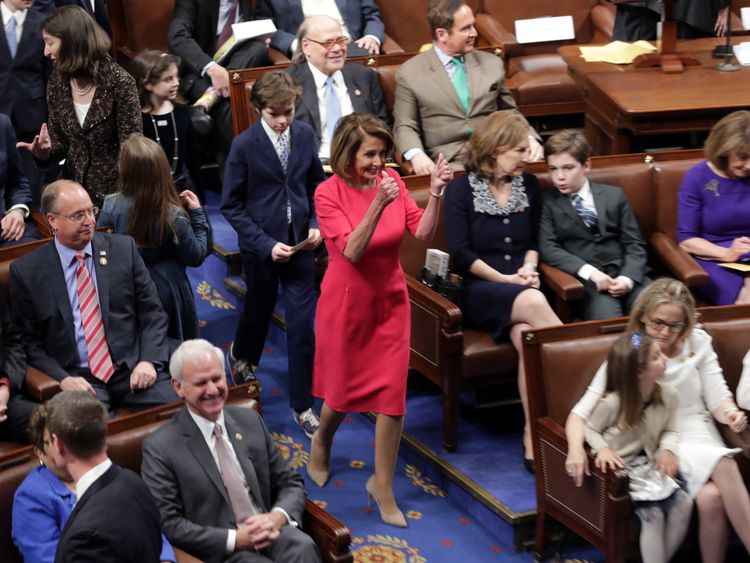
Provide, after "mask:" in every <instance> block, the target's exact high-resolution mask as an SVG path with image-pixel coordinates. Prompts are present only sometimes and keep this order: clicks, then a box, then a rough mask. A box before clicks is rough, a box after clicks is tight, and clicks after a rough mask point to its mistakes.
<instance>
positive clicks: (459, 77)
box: [451, 57, 471, 113]
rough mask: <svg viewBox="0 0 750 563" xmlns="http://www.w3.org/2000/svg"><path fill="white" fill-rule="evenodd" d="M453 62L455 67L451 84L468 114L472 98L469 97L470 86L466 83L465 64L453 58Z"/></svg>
mask: <svg viewBox="0 0 750 563" xmlns="http://www.w3.org/2000/svg"><path fill="white" fill-rule="evenodd" d="M451 61H452V62H453V65H454V67H453V68H454V70H453V76H451V82H452V83H453V88H454V89H455V90H456V94H457V95H458V101H459V102H461V106H463V108H464V111H465V112H467V113H468V111H469V100H470V99H471V96H470V95H469V84H468V82H467V81H466V72H464V63H463V62H462V61H461V59H459V58H458V57H453V58H452V59H451Z"/></svg>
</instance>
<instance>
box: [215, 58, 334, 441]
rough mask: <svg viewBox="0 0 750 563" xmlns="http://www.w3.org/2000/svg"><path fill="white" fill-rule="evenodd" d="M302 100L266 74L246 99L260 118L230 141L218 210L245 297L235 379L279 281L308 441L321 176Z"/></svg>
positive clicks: (299, 416) (249, 364)
mask: <svg viewBox="0 0 750 563" xmlns="http://www.w3.org/2000/svg"><path fill="white" fill-rule="evenodd" d="M300 95H301V89H300V87H299V86H298V85H297V84H296V83H295V82H294V79H293V78H292V77H291V76H290V75H288V74H286V73H284V72H281V71H273V72H267V73H265V74H263V76H261V78H260V79H259V80H258V82H256V84H255V86H254V87H253V91H252V102H253V105H254V106H255V108H256V110H257V111H258V112H259V113H260V115H261V119H259V120H258V121H257V122H256V123H255V124H254V125H253V126H252V127H250V128H249V129H248V130H247V131H245V132H244V133H242V134H241V135H239V136H238V137H235V139H234V141H233V142H232V148H231V150H230V151H229V158H228V160H227V165H226V169H225V173H224V188H223V193H222V200H221V211H222V213H223V214H224V216H225V217H226V218H227V220H228V221H229V223H230V224H231V225H232V226H233V227H234V229H235V230H236V231H237V234H238V235H239V243H240V255H241V257H242V266H243V270H244V272H245V283H246V284H247V293H246V296H245V309H244V311H243V312H242V316H241V317H240V322H239V325H238V327H237V333H236V335H235V338H234V343H233V344H232V348H231V349H230V352H229V360H230V364H231V365H232V376H233V377H234V378H235V380H238V379H239V380H247V379H252V378H254V372H255V368H256V366H257V365H258V362H259V361H260V356H261V353H262V352H263V344H264V342H265V340H266V334H267V332H268V323H269V321H270V320H271V315H272V314H273V310H274V305H275V304H276V297H277V290H278V284H279V282H281V283H282V285H283V286H284V297H285V301H286V311H287V316H286V321H287V332H286V334H287V349H288V351H289V401H290V404H291V407H292V408H293V409H294V419H295V420H296V421H297V423H298V424H299V425H300V426H301V427H302V429H303V430H304V431H305V434H306V435H307V436H308V437H312V435H313V434H314V433H315V431H316V430H317V428H318V418H317V416H316V415H315V413H314V412H313V410H312V406H313V397H312V394H311V386H312V362H313V354H314V332H313V330H314V327H313V320H314V313H315V285H314V276H313V266H314V264H313V253H312V251H313V250H314V249H315V248H316V247H317V246H318V245H319V244H320V242H321V237H320V232H319V231H318V223H317V220H316V218H315V209H314V207H313V193H314V192H315V188H317V187H318V184H319V183H320V182H322V181H323V180H324V179H325V175H324V173H323V167H322V166H321V164H320V160H319V159H318V154H317V149H316V139H315V133H314V132H313V129H312V127H310V126H309V125H307V124H306V123H302V122H301V121H295V120H294V108H295V104H296V102H297V100H298V99H299V97H300Z"/></svg>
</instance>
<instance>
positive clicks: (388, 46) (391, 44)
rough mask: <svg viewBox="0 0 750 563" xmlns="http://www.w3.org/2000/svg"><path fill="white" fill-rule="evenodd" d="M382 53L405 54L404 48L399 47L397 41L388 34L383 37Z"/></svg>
mask: <svg viewBox="0 0 750 563" xmlns="http://www.w3.org/2000/svg"><path fill="white" fill-rule="evenodd" d="M380 52H381V53H385V54H390V53H404V52H405V51H404V48H403V47H402V46H401V45H399V44H398V43H397V42H396V40H395V39H394V38H393V37H391V36H390V35H388V34H387V33H386V34H385V35H384V36H383V44H382V45H380Z"/></svg>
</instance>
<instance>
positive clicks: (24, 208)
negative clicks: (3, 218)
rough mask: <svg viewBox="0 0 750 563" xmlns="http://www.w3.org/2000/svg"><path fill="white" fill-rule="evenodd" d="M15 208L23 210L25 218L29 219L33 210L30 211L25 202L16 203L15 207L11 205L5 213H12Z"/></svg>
mask: <svg viewBox="0 0 750 563" xmlns="http://www.w3.org/2000/svg"><path fill="white" fill-rule="evenodd" d="M14 209H20V210H21V211H23V218H24V219H28V218H29V215H30V214H31V211H29V207H28V206H27V205H24V204H23V203H16V204H15V205H14V206H13V207H11V208H10V209H8V211H6V212H5V214H6V215H7V214H8V213H10V212H11V211H13V210H14Z"/></svg>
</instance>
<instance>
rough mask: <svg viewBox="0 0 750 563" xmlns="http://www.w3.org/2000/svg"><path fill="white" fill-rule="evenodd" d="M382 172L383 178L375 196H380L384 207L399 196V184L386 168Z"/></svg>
mask: <svg viewBox="0 0 750 563" xmlns="http://www.w3.org/2000/svg"><path fill="white" fill-rule="evenodd" d="M380 174H381V180H380V184H378V193H377V194H376V196H375V197H376V198H378V199H379V200H380V202H381V203H382V205H383V207H385V206H386V205H388V204H389V203H391V202H392V201H393V200H394V199H396V198H397V197H398V184H397V183H396V180H394V179H393V178H391V177H390V176H389V175H388V173H387V172H386V171H385V170H383V171H382V172H381V173H380Z"/></svg>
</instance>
